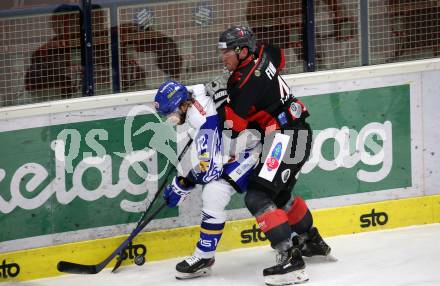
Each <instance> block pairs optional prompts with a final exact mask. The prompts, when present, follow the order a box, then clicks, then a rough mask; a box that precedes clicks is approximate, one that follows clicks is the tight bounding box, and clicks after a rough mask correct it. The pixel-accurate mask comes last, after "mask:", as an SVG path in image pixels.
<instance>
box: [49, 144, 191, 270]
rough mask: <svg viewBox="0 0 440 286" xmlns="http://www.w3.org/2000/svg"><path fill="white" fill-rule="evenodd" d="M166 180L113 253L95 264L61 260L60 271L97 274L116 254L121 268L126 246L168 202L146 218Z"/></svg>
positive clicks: (58, 267)
mask: <svg viewBox="0 0 440 286" xmlns="http://www.w3.org/2000/svg"><path fill="white" fill-rule="evenodd" d="M192 141H193V140H192V139H190V140H189V141H188V143H187V144H186V145H185V147H184V148H183V150H182V152H181V153H180V155H179V157H178V158H177V162H176V163H178V162H180V160H181V159H182V157H183V156H184V155H185V153H186V151H187V150H188V148H189V146H190V145H191V143H192ZM171 170H172V169H171ZM171 170H170V171H168V172H167V174H166V178H168V176H169V175H170V172H171ZM166 182H167V180H166V179H165V180H164V181H163V183H162V185H161V186H160V187H159V188H158V191H157V192H156V194H155V195H154V198H153V200H152V201H151V203H150V205H149V206H148V207H147V208H146V210H145V211H144V213H143V214H142V216H141V218H140V219H139V221H138V223H137V225H136V228H135V229H134V230H133V231H132V232H131V233H130V235H129V236H128V238H127V239H125V240H124V242H122V243H121V244H120V245H119V246H118V247H117V248H116V249H115V250H114V251H113V252H112V254H110V255H109V256H108V257H107V258H106V259H104V260H103V261H101V262H100V263H98V264H95V265H87V264H80V263H74V262H68V261H60V262H58V265H57V269H58V271H60V272H65V273H71V274H96V273H99V272H100V271H101V270H102V269H104V268H105V266H107V264H109V263H110V261H112V260H113V258H115V257H116V256H119V257H118V261H117V263H116V265H115V267H114V268H113V270H112V272H114V271H116V269H118V268H119V266H120V265H121V263H122V261H123V258H122V253H124V250H125V248H126V247H127V246H128V245H129V244H130V243H131V242H132V240H133V239H134V237H135V236H136V235H138V234H139V232H141V231H142V229H144V228H145V226H147V224H148V223H150V221H151V220H153V219H154V217H156V215H157V214H158V213H159V212H160V211H161V210H162V209H163V208H164V207H165V206H166V203H165V202H162V203H161V204H160V206H159V207H158V208H157V209H156V210H155V211H154V212H153V213H152V214H151V215H150V216H149V217H148V218H145V217H146V216H147V213H148V212H149V211H150V210H151V208H152V206H153V205H154V202H155V201H156V200H157V198H158V197H159V194H160V193H161V191H162V189H163V188H164V187H165V184H166Z"/></svg>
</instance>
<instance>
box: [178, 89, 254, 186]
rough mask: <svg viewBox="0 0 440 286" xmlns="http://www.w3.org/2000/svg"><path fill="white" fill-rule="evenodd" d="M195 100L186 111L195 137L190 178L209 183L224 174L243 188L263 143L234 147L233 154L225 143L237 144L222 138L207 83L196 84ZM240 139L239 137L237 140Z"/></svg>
mask: <svg viewBox="0 0 440 286" xmlns="http://www.w3.org/2000/svg"><path fill="white" fill-rule="evenodd" d="M193 99H194V103H193V105H192V106H191V107H190V108H189V109H188V110H187V113H186V119H185V122H186V123H187V125H188V134H189V135H190V136H191V137H192V138H193V139H194V143H193V145H195V151H194V148H193V150H192V153H193V154H192V156H191V161H192V162H191V165H192V168H191V171H190V173H189V175H188V179H190V180H192V181H193V182H194V183H196V184H207V183H209V182H210V181H212V180H217V179H219V178H220V177H222V178H224V179H226V180H227V181H228V182H229V183H230V184H231V185H232V186H233V187H234V188H235V190H236V191H238V192H242V191H244V190H245V189H246V187H247V178H248V176H249V174H250V173H251V170H252V169H253V167H254V166H255V164H256V162H257V161H258V157H259V154H260V152H261V145H260V144H259V143H258V145H257V144H256V143H251V144H247V146H244V148H241V151H240V150H233V151H234V153H233V154H230V152H231V151H230V150H231V149H230V148H224V144H225V143H226V144H228V146H227V147H230V145H236V144H235V142H234V144H232V143H231V141H228V140H223V139H222V133H221V126H220V124H221V122H220V117H219V115H218V114H217V110H216V106H215V103H214V100H213V98H212V97H210V96H207V95H206V91H205V86H204V85H202V84H200V85H195V86H194V87H193ZM239 139H240V137H238V138H237V139H235V140H239ZM255 142H259V140H257V141H255ZM238 149H240V148H238ZM225 150H226V151H225ZM225 153H227V154H225ZM231 158H233V159H234V160H231Z"/></svg>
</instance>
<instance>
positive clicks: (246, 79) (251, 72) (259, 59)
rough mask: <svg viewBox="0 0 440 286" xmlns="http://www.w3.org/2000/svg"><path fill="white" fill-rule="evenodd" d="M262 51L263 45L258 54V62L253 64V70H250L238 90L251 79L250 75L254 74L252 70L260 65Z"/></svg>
mask: <svg viewBox="0 0 440 286" xmlns="http://www.w3.org/2000/svg"><path fill="white" fill-rule="evenodd" d="M263 50H264V45H262V46H261V49H260V53H259V54H258V60H257V62H256V63H255V65H254V66H253V68H252V69H251V71H250V72H249V73H248V75H247V76H246V78H245V79H244V81H243V82H242V83H241V84H240V86H239V88H242V87H243V85H245V84H246V82H247V81H248V80H249V78H250V77H251V75H252V74H253V73H254V70H255V69H256V68H257V66H258V65H259V64H260V62H261V54H263Z"/></svg>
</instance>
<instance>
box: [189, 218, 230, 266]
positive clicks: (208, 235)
mask: <svg viewBox="0 0 440 286" xmlns="http://www.w3.org/2000/svg"><path fill="white" fill-rule="evenodd" d="M224 227H225V223H207V222H202V224H201V226H200V239H199V241H198V242H197V246H196V254H197V255H198V256H200V257H201V258H211V257H214V253H215V250H216V249H217V245H218V243H219V241H220V238H221V237H222V234H223V228H224Z"/></svg>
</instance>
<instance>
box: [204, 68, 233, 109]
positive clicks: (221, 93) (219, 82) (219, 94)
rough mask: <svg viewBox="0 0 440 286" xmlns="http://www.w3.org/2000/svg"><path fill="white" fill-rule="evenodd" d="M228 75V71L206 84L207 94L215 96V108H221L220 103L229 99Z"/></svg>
mask: <svg viewBox="0 0 440 286" xmlns="http://www.w3.org/2000/svg"><path fill="white" fill-rule="evenodd" d="M228 76H229V75H228V74H227V73H223V74H222V75H220V76H218V77H216V78H215V79H214V80H213V81H211V82H208V83H207V84H205V89H206V95H208V96H211V97H212V98H213V100H214V103H215V108H219V107H220V105H222V103H223V102H225V101H226V100H227V99H228V92H227V90H226V85H227V81H228Z"/></svg>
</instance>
